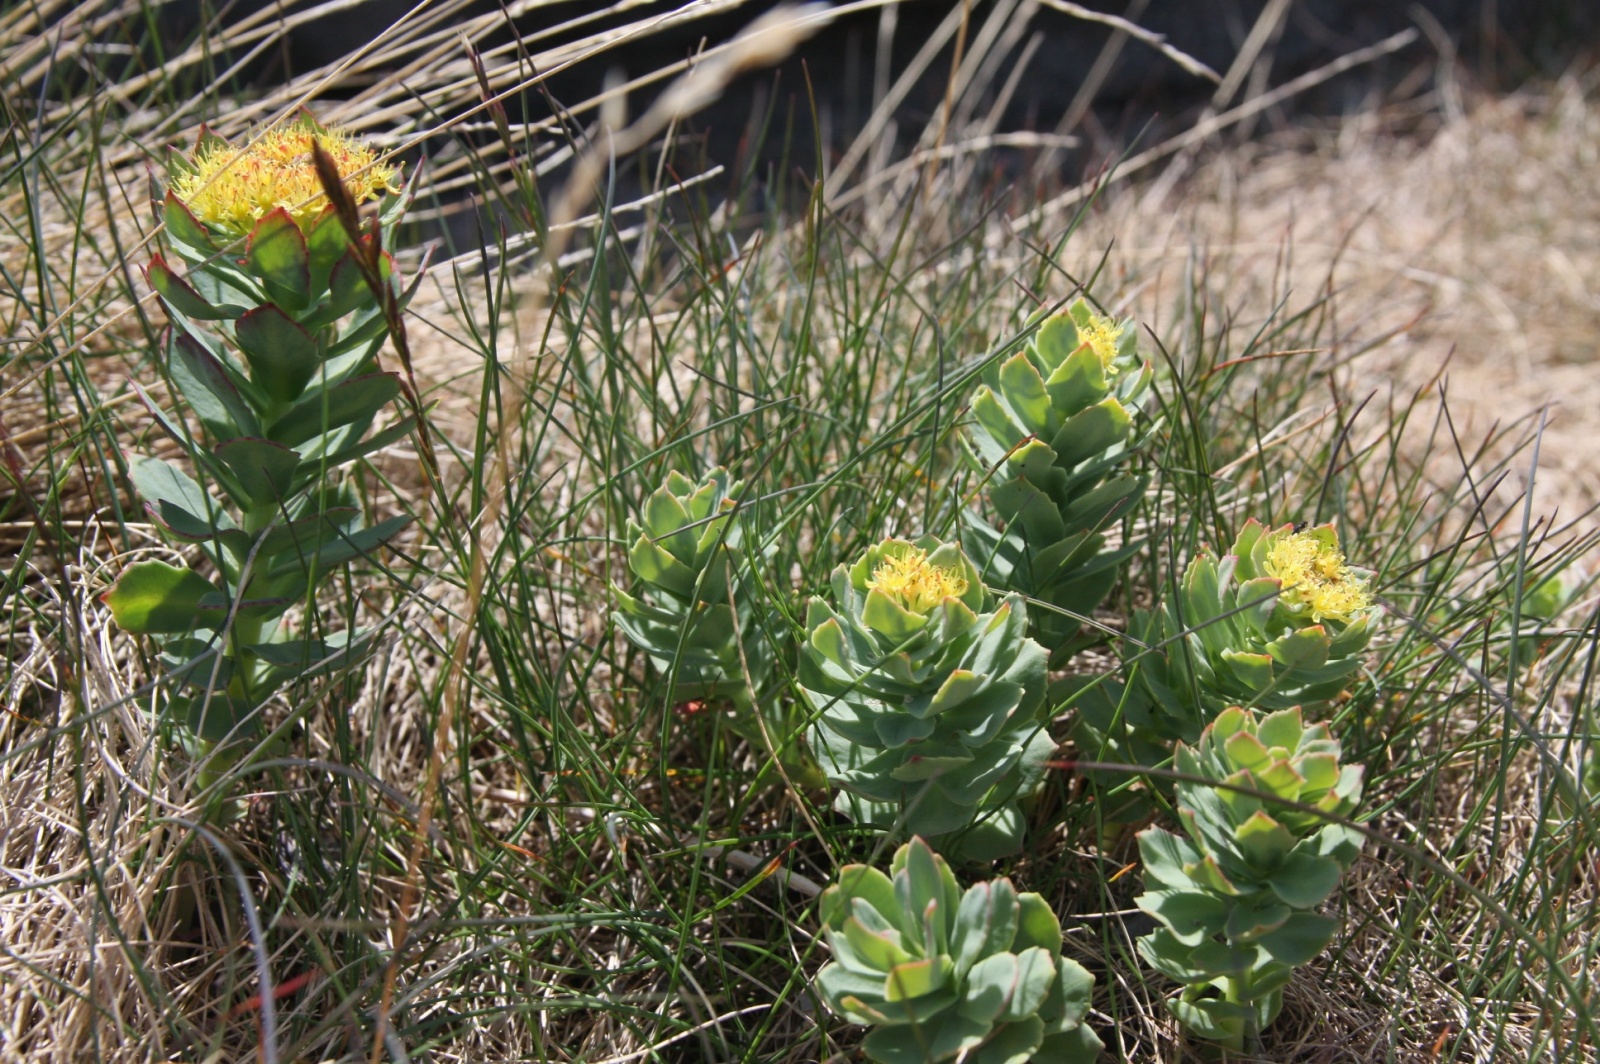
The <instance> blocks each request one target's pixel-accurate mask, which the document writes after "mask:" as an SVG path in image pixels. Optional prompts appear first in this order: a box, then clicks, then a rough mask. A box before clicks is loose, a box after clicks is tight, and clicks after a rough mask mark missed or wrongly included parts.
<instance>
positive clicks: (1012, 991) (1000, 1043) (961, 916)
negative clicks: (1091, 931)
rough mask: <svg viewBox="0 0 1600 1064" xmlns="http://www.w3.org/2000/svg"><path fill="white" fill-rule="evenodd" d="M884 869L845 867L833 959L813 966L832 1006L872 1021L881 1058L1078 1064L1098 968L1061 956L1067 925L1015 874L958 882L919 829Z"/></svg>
mask: <svg viewBox="0 0 1600 1064" xmlns="http://www.w3.org/2000/svg"><path fill="white" fill-rule="evenodd" d="M890 873H891V874H890V875H887V876H886V875H884V874H883V873H882V872H880V871H878V870H877V869H875V868H871V867H868V866H866V865H848V866H846V867H845V868H843V869H841V870H840V872H839V879H838V881H837V882H836V883H834V884H833V885H832V886H830V887H829V888H828V889H827V890H825V891H823V892H822V898H821V900H820V902H819V914H820V916H821V919H822V924H823V933H824V934H825V935H826V936H827V939H828V944H829V945H830V946H831V947H832V950H833V958H834V959H833V961H832V962H831V963H829V964H827V965H825V966H824V967H823V969H822V970H821V971H820V972H818V973H817V977H816V988H817V992H818V994H820V995H821V997H822V999H823V1000H824V1001H826V1002H827V1003H828V1007H829V1008H830V1009H832V1010H833V1011H834V1012H835V1013H836V1014H838V1015H839V1016H841V1017H843V1018H844V1019H846V1020H849V1021H850V1022H851V1023H860V1024H866V1025H868V1026H871V1027H873V1028H874V1030H873V1031H872V1033H871V1034H869V1035H867V1037H866V1040H865V1041H864V1042H863V1043H862V1046H861V1048H862V1051H863V1052H864V1053H865V1054H866V1056H867V1059H869V1060H875V1061H880V1062H883V1064H908V1062H916V1061H927V1062H929V1064H933V1062H937V1061H954V1060H958V1059H959V1060H963V1061H967V1062H970V1064H1025V1062H1027V1061H1038V1062H1039V1064H1077V1062H1079V1061H1085V1062H1087V1061H1093V1060H1095V1059H1097V1057H1098V1055H1099V1052H1100V1048H1101V1043H1100V1039H1099V1038H1097V1037H1095V1034H1094V1032H1093V1031H1091V1030H1090V1029H1089V1028H1088V1026H1087V1025H1085V1024H1084V1022H1083V1020H1084V1017H1085V1015H1087V1013H1088V1011H1089V1004H1090V997H1091V994H1092V991H1093V989H1094V977H1093V976H1091V975H1090V974H1089V973H1088V972H1087V971H1085V970H1084V969H1083V967H1082V966H1081V965H1079V964H1078V963H1077V962H1076V961H1073V960H1070V959H1068V958H1066V957H1063V956H1061V924H1060V922H1059V921H1058V920H1057V919H1056V915H1055V913H1054V912H1052V911H1051V910H1050V906H1049V905H1047V904H1046V903H1045V901H1044V899H1043V898H1041V897H1040V896H1039V895H1038V894H1032V893H1024V894H1019V893H1017V891H1016V889H1015V888H1014V887H1013V886H1012V885H1011V881H1010V880H1009V879H996V880H992V881H990V882H987V883H979V884H976V885H974V886H972V887H969V888H968V889H967V891H966V893H964V894H963V893H962V892H961V888H960V887H959V886H957V884H956V879H955V876H954V875H953V874H952V873H951V871H950V866H949V865H948V864H946V863H945V861H944V858H942V857H940V856H939V855H938V854H936V853H934V852H933V850H932V849H931V848H930V847H929V846H928V845H927V843H925V842H924V841H923V840H922V839H920V838H913V839H912V840H911V841H910V842H909V843H907V844H906V845H904V846H902V847H900V849H899V851H898V852H897V853H896V854H895V855H894V860H893V862H892V864H891V865H890Z"/></svg>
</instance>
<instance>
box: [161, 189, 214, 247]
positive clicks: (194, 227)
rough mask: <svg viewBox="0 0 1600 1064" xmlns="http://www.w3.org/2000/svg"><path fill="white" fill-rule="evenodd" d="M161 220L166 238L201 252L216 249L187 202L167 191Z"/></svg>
mask: <svg viewBox="0 0 1600 1064" xmlns="http://www.w3.org/2000/svg"><path fill="white" fill-rule="evenodd" d="M162 221H163V222H164V223H165V225H166V230H167V238H168V239H169V240H174V241H177V242H179V243H181V244H187V245H188V246H189V247H191V248H194V249H195V250H196V251H199V252H201V253H202V255H201V257H203V256H204V253H206V252H212V251H216V250H217V244H216V242H215V241H214V240H212V239H211V233H210V231H209V230H207V229H206V227H205V226H204V225H202V224H201V223H200V220H199V219H198V218H196V217H195V216H194V212H193V211H191V210H190V209H189V207H188V205H187V204H185V203H184V202H183V201H182V200H180V199H179V198H178V197H177V196H174V195H173V194H172V193H171V192H168V193H167V198H166V201H165V203H164V205H163V207H162Z"/></svg>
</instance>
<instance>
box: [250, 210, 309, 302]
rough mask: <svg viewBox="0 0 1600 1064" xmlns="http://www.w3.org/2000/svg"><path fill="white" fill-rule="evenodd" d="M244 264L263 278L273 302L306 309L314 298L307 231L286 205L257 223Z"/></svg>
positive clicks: (262, 280) (267, 214) (252, 231)
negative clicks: (296, 220) (307, 247)
mask: <svg viewBox="0 0 1600 1064" xmlns="http://www.w3.org/2000/svg"><path fill="white" fill-rule="evenodd" d="M244 257H245V263H246V265H247V267H248V268H249V270H250V272H251V273H253V274H254V275H255V276H256V277H258V278H260V279H261V282H262V283H263V284H264V285H265V286H266V289H267V293H268V295H270V296H271V297H272V299H273V301H274V302H276V303H279V304H281V305H282V306H285V307H287V308H289V309H290V310H303V309H304V308H305V306H306V304H308V303H309V302H310V301H311V257H310V253H309V252H308V251H307V249H306V237H305V234H304V233H302V232H301V231H300V227H299V226H298V225H296V224H295V220H294V217H293V216H292V215H291V214H290V213H289V212H288V211H287V210H285V209H284V208H282V207H275V208H273V209H272V210H271V211H268V212H267V213H266V214H265V215H263V216H262V217H261V220H260V221H258V222H256V225H255V228H254V229H253V230H251V232H250V238H249V240H248V241H247V242H246V244H245V256H244Z"/></svg>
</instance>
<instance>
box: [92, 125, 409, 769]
mask: <svg viewBox="0 0 1600 1064" xmlns="http://www.w3.org/2000/svg"><path fill="white" fill-rule="evenodd" d="M313 146H316V147H318V148H320V149H321V150H322V151H323V152H324V153H325V155H326V158H327V159H328V160H329V161H330V162H331V163H332V166H333V168H334V170H335V171H336V172H337V175H338V176H339V178H340V179H341V181H342V188H343V195H342V196H341V204H340V205H339V206H336V205H335V204H333V203H331V202H330V201H329V200H328V198H327V196H326V195H325V194H324V192H323V188H322V184H321V181H322V178H321V176H320V175H319V174H318V172H317V170H316V165H315V162H314V158H313ZM170 164H171V165H170V174H169V187H168V190H167V193H166V196H165V199H164V201H163V204H162V218H163V221H164V231H163V240H164V244H165V253H164V254H163V253H157V254H156V255H155V257H154V258H153V259H152V261H151V262H150V264H149V266H148V268H147V271H146V275H147V277H148V278H149V281H150V284H151V286H152V287H153V288H154V289H155V290H156V292H157V293H158V294H159V295H160V297H161V302H162V305H163V307H164V309H165V310H166V313H167V317H168V319H169V320H170V322H171V327H170V328H169V329H168V330H167V332H166V335H165V338H164V340H163V343H162V347H163V350H162V355H163V357H162V359H161V361H162V363H163V365H164V367H165V369H166V371H167V374H168V377H169V380H170V383H171V385H172V389H173V391H175V392H176V393H177V394H178V395H179V396H181V397H182V399H183V400H184V402H185V403H186V405H187V412H188V413H189V414H190V415H192V418H193V421H192V422H189V421H186V420H185V418H184V417H183V416H181V415H179V414H176V413H169V412H167V411H164V410H163V409H161V407H160V406H159V405H158V404H157V403H156V402H155V400H154V399H153V398H152V397H151V396H150V395H149V393H148V392H146V391H145V389H144V388H142V387H141V386H140V385H139V384H138V383H134V384H133V388H134V390H135V391H136V393H137V394H138V396H139V397H140V399H141V400H143V402H144V405H145V406H146V408H147V410H148V411H149V413H150V416H151V418H152V420H153V422H154V424H155V426H156V428H157V429H158V430H160V431H162V432H163V433H165V434H166V435H168V436H170V437H171V438H172V439H173V440H174V441H175V442H176V443H177V444H178V445H179V448H180V449H181V451H182V452H183V454H184V455H185V457H186V458H187V463H186V466H187V468H185V466H184V465H180V464H179V463H174V462H168V461H165V460H162V459H158V458H154V457H148V456H134V457H132V458H131V459H130V468H129V474H130V479H131V481H132V483H133V487H134V490H135V491H136V492H137V493H138V495H139V496H140V498H141V499H142V500H143V503H144V507H145V510H146V512H147V513H148V514H149V515H150V518H151V519H152V520H153V521H154V522H155V524H156V526H157V528H158V529H159V530H160V531H161V532H162V533H163V534H164V535H165V536H166V537H167V538H168V539H170V540H172V541H174V542H176V543H179V544H184V545H192V546H193V547H194V548H196V549H197V550H198V552H199V553H200V554H201V555H203V556H204V557H205V559H206V565H204V566H203V567H202V568H199V569H197V568H189V567H181V566H172V565H168V564H167V563H165V562H160V561H144V562H138V563H135V564H134V565H131V566H129V567H128V568H127V569H126V570H124V572H123V573H122V575H121V577H120V578H119V580H118V582H117V584H116V586H115V587H114V588H113V589H112V590H111V591H110V592H109V593H108V594H107V595H106V602H107V604H108V605H109V606H110V608H111V611H112V614H113V616H114V618H115V619H116V621H117V623H118V625H119V626H120V627H122V628H123V629H124V630H125V631H129V632H134V633H138V634H147V635H152V636H155V637H156V638H157V640H158V642H159V643H160V644H161V648H162V655H161V663H162V666H163V668H164V670H165V672H166V673H167V675H168V677H169V678H170V679H171V680H172V681H174V693H172V694H171V696H170V699H169V701H170V704H171V705H172V706H173V708H174V709H175V710H177V711H179V712H180V713H182V714H186V715H187V723H188V727H189V730H190V734H191V735H192V736H194V737H196V738H197V739H198V740H199V741H200V745H201V747H202V748H203V749H210V748H212V747H214V746H215V744H216V743H218V742H220V741H221V740H223V739H224V738H227V737H229V736H232V737H234V738H236V739H237V738H242V737H243V736H245V735H248V734H249V733H251V732H253V731H255V730H256V729H257V728H258V727H259V720H258V710H259V708H260V707H261V706H262V705H263V704H264V703H265V701H266V700H267V699H268V698H270V697H271V695H272V693H273V692H274V691H276V690H277V689H278V688H280V687H282V686H283V685H284V684H286V683H289V682H290V681H293V680H297V679H304V678H308V677H311V676H315V675H317V674H319V673H320V672H322V671H326V670H328V669H331V668H334V667H336V666H339V665H342V664H348V663H350V662H351V661H353V660H355V659H356V657H357V656H358V655H359V654H361V653H363V652H364V651H365V649H367V648H368V647H369V644H370V633H366V632H361V631H343V632H324V631H320V630H310V631H306V632H303V633H300V634H295V633H293V632H291V631H289V630H287V629H286V628H285V627H284V626H283V625H282V624H281V623H280V618H281V617H282V615H283V614H284V613H285V612H286V611H287V610H288V609H289V608H290V607H291V606H293V605H295V604H296V603H307V602H309V601H311V600H312V599H313V598H314V597H315V595H316V589H317V588H318V587H320V586H321V585H323V584H325V583H327V582H328V581H329V579H330V578H331V577H333V576H335V575H336V574H338V573H340V572H342V571H344V570H345V568H346V567H347V566H349V565H350V564H352V563H354V562H356V561H357V560H359V559H362V558H367V557H370V556H372V555H373V554H374V553H376V552H377V551H378V550H379V549H380V548H381V547H382V546H383V544H384V543H386V542H387V541H388V540H390V539H391V538H393V537H394V536H395V535H396V534H397V533H399V532H400V531H401V529H403V528H404V527H405V526H406V525H407V524H408V523H409V522H410V518H409V516H406V515H403V514H402V515H397V516H395V517H391V518H389V519H387V520H384V521H380V522H378V523H376V524H371V525H369V524H367V523H366V521H365V520H363V513H362V507H361V505H360V499H359V498H358V497H357V496H356V494H355V493H354V491H353V490H352V489H351V487H350V486H349V485H348V483H347V482H346V481H345V480H343V479H341V477H340V471H341V468H342V467H344V466H346V465H348V464H350V463H352V462H355V461H357V460H359V459H361V458H363V457H365V456H366V455H368V454H371V453H372V452H374V451H376V450H379V449H380V448H383V447H386V446H389V445H391V444H394V443H396V442H398V441H400V440H402V439H404V438H406V437H407V436H409V435H410V433H411V432H412V430H413V428H414V427H415V424H416V419H415V417H414V416H406V417H400V418H398V419H396V420H394V421H392V422H391V423H390V424H389V425H387V426H386V427H384V428H382V429H380V430H379V431H377V432H370V430H371V428H372V425H373V423H374V421H375V420H376V419H377V418H378V417H379V415H380V414H382V413H383V412H384V411H385V410H388V409H390V407H391V404H392V403H393V402H394V400H395V399H397V398H398V397H399V396H400V395H401V394H402V392H403V390H404V389H403V386H402V384H401V381H400V378H399V377H398V376H396V375H395V374H393V373H386V372H383V371H382V370H381V369H380V367H379V365H378V354H379V351H380V349H381V348H382V346H383V344H384V342H385V341H386V340H387V339H388V338H389V336H390V333H391V327H392V323H393V322H395V321H397V320H398V318H399V315H400V312H401V311H402V310H403V309H404V307H405V305H406V302H407V301H408V300H409V298H410V296H411V294H412V292H413V291H414V290H415V285H413V286H412V287H411V288H409V289H407V288H403V287H402V286H401V282H400V277H399V275H398V274H397V273H396V272H395V270H394V267H393V264H392V261H391V259H390V257H389V255H388V253H387V252H386V251H385V250H384V248H385V247H387V246H388V244H389V242H390V241H391V240H392V237H393V233H394V229H395V226H396V225H398V223H399V221H400V218H401V215H402V214H403V212H404V210H405V208H406V206H407V205H408V204H409V203H410V201H411V193H410V191H409V190H408V189H401V188H400V187H399V186H398V175H397V174H396V172H395V171H394V170H393V169H391V168H390V167H388V166H387V165H385V164H383V163H382V162H381V161H380V160H379V159H378V158H377V155H376V153H375V152H373V151H372V150H371V149H370V148H367V147H366V146H364V145H362V144H360V143H359V142H358V141H355V140H354V139H353V138H351V137H349V136H348V135H347V134H344V133H342V132H340V131H338V130H334V129H329V128H327V127H324V126H322V125H319V124H318V123H317V122H316V121H315V120H313V119H312V118H311V117H310V116H309V115H301V116H300V117H299V118H297V119H295V120H293V121H292V122H290V123H288V124H286V125H284V126H281V127H278V128H275V129H273V130H269V131H267V132H265V133H264V134H261V135H259V136H258V137H256V138H255V139H254V140H253V141H251V142H250V143H249V144H247V145H244V146H235V145H234V144H231V143H230V142H228V141H226V140H224V139H223V138H221V137H218V136H216V135H214V134H212V133H210V132H209V131H205V130H202V132H201V135H200V138H199V141H198V142H197V144H196V145H195V147H194V149H193V150H192V151H191V152H189V153H174V155H173V156H172V158H171V160H170ZM379 196H382V197H383V199H384V202H383V203H382V204H381V205H380V208H379V210H378V212H377V214H376V217H373V218H370V219H368V220H367V222H366V224H365V225H362V226H360V229H359V231H358V232H356V233H352V232H351V229H350V225H355V224H358V223H357V215H356V211H357V208H356V206H355V205H356V204H357V203H360V202H362V201H364V200H368V199H372V198H376V197H379ZM341 207H342V208H344V211H343V213H341V209H340V208H341ZM347 223H349V224H347ZM168 256H170V259H169V257H168ZM175 263H176V264H178V265H177V266H175ZM178 266H182V267H183V269H181V270H180V269H179V268H178ZM192 427H193V428H197V429H198V431H193V430H192ZM369 432H370V434H369ZM179 692H181V693H179Z"/></svg>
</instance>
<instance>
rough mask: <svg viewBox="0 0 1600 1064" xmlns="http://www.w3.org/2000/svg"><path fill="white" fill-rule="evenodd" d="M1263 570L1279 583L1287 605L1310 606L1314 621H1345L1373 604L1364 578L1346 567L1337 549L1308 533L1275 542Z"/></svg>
mask: <svg viewBox="0 0 1600 1064" xmlns="http://www.w3.org/2000/svg"><path fill="white" fill-rule="evenodd" d="M1265 569H1266V571H1267V575H1269V576H1272V577H1275V578H1276V579H1277V580H1278V581H1279V582H1280V583H1281V584H1282V586H1283V596H1284V598H1285V599H1286V600H1288V602H1290V603H1302V604H1304V605H1306V606H1308V607H1310V609H1311V617H1312V619H1313V620H1317V621H1321V620H1324V619H1329V620H1335V621H1347V620H1349V619H1350V618H1351V616H1352V615H1353V614H1356V613H1358V612H1360V611H1361V610H1364V609H1366V608H1367V607H1368V606H1370V605H1372V592H1371V591H1370V590H1369V589H1368V587H1367V581H1366V579H1365V578H1364V577H1362V576H1359V575H1357V574H1356V573H1355V572H1353V571H1352V570H1351V569H1350V566H1348V565H1346V564H1345V560H1344V554H1343V553H1342V552H1341V551H1340V550H1339V548H1338V547H1335V546H1332V545H1331V544H1329V543H1327V542H1325V541H1324V540H1323V539H1321V538H1319V537H1318V536H1316V535H1314V534H1312V533H1310V532H1294V533H1291V534H1289V535H1287V536H1284V537H1283V538H1282V539H1280V540H1279V541H1278V542H1277V543H1274V544H1273V545H1272V547H1271V548H1269V549H1268V551H1267V557H1266V564H1265Z"/></svg>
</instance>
